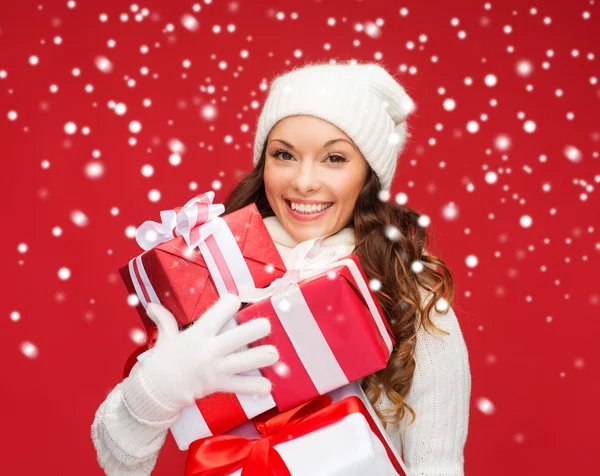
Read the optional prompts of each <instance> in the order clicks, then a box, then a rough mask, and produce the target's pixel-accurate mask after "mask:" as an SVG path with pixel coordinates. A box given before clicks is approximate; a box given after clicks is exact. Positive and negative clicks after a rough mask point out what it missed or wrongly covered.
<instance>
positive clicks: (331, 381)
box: [237, 255, 395, 411]
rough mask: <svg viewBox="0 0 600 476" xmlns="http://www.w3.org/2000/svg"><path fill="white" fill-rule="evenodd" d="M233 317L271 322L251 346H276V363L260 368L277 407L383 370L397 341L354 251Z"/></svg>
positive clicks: (291, 403)
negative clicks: (262, 319)
mask: <svg viewBox="0 0 600 476" xmlns="http://www.w3.org/2000/svg"><path fill="white" fill-rule="evenodd" d="M273 284H275V283H273ZM237 317H238V320H239V322H240V323H244V322H248V321H250V320H252V319H255V318H257V317H267V318H269V320H270V321H271V333H270V334H269V335H268V336H266V337H264V338H263V339H260V340H258V341H255V342H254V343H252V344H251V345H250V346H251V347H254V346H258V345H264V344H272V345H274V346H275V347H276V348H277V350H278V351H279V355H280V360H279V362H278V363H277V364H275V365H274V366H272V367H267V368H264V369H262V373H263V375H264V376H265V377H267V378H268V379H269V380H270V381H271V383H272V384H273V390H272V395H273V398H274V400H275V403H276V404H277V408H278V409H279V410H280V411H283V410H287V409H289V408H291V407H293V406H296V405H298V404H301V403H303V402H306V401H308V400H311V399H313V398H315V397H317V396H318V395H323V394H325V393H327V392H330V391H332V390H334V389H336V388H339V387H342V386H343V385H346V384H348V383H349V382H352V381H355V380H358V379H360V378H363V377H365V376H367V375H370V374H372V373H374V372H377V371H378V370H381V369H383V368H385V366H386V365H387V362H388V359H389V356H390V353H391V351H392V348H393V346H394V344H395V339H394V336H393V333H392V331H391V330H390V328H389V325H388V323H387V320H386V319H385V316H384V313H383V310H382V309H381V306H380V305H379V303H378V301H377V298H376V296H375V294H374V293H373V292H372V291H371V289H370V288H369V285H368V280H367V277H366V275H365V273H364V271H363V269H362V267H361V265H360V262H359V260H358V257H357V256H356V255H349V256H347V257H345V258H343V259H340V260H338V261H336V262H334V263H331V264H329V265H327V266H325V268H323V269H321V270H319V271H317V272H316V273H315V274H314V275H313V276H312V277H307V278H306V279H303V280H302V281H300V282H299V283H298V284H294V283H292V284H291V285H289V286H288V287H287V288H286V289H284V290H281V289H280V290H279V291H278V292H276V293H275V294H274V295H273V296H272V297H270V298H269V299H264V300H262V301H260V302H256V303H255V304H251V305H249V306H247V307H245V308H243V309H241V310H240V311H239V312H238V315H237Z"/></svg>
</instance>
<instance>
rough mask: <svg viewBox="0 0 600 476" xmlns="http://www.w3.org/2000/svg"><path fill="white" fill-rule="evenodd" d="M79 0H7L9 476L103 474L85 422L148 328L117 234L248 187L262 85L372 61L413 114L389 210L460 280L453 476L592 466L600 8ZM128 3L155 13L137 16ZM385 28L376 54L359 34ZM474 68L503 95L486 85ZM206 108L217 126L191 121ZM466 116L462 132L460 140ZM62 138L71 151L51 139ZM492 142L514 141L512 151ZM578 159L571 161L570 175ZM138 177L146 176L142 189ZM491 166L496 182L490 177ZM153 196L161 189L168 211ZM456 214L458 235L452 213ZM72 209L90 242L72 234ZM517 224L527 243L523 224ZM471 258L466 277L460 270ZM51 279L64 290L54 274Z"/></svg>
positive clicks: (2, 53)
mask: <svg viewBox="0 0 600 476" xmlns="http://www.w3.org/2000/svg"><path fill="white" fill-rule="evenodd" d="M74 3H76V5H75V6H74V8H70V7H69V5H68V3H67V1H42V0H41V1H39V2H31V1H21V2H14V1H4V2H1V3H0V137H1V141H2V144H1V145H2V149H1V151H2V172H1V173H0V176H1V178H2V182H1V183H2V187H1V190H0V194H1V195H0V199H1V200H2V202H1V203H2V205H1V206H2V219H3V220H2V221H3V228H4V231H3V232H2V238H1V240H2V242H1V245H2V246H1V249H2V250H3V259H2V267H3V270H2V280H3V283H2V290H3V291H2V296H3V298H2V300H0V323H1V326H2V327H1V329H0V330H1V332H2V336H3V341H4V343H3V345H2V346H1V350H0V358H1V359H2V362H3V365H2V377H1V380H0V381H1V382H2V393H1V395H2V396H1V398H2V401H1V405H2V410H3V411H2V414H3V418H2V423H3V432H2V437H1V438H2V448H3V451H2V453H3V457H2V462H1V463H0V464H1V465H2V469H1V472H2V473H3V474H21V475H28V474H31V475H33V474H39V473H49V474H62V475H68V474H98V475H100V474H102V471H101V469H100V468H99V467H98V465H97V462H96V455H95V451H94V448H93V445H92V442H91V439H90V425H91V423H92V421H93V418H94V412H95V410H96V409H97V407H98V406H99V405H100V403H101V402H102V400H103V399H104V398H105V396H106V395H107V394H108V392H109V391H110V390H111V389H112V387H113V386H114V385H115V384H116V383H117V382H118V381H119V380H120V375H121V371H122V367H123V363H124V361H125V358H126V356H127V355H128V354H129V353H130V352H131V351H132V350H133V349H134V348H135V347H136V344H135V342H134V341H135V340H136V339H139V337H140V331H141V325H140V322H139V320H138V316H137V314H136V312H135V310H134V309H132V308H131V307H129V306H128V304H127V302H126V297H127V293H126V291H125V287H124V285H123V284H122V282H121V281H120V278H119V277H118V274H117V269H118V267H119V266H121V265H123V264H124V263H126V262H127V260H129V259H130V258H131V257H132V256H134V255H136V254H138V253H139V252H140V249H139V248H138V247H137V245H136V243H135V241H134V240H133V239H131V238H128V237H127V236H126V233H125V230H126V228H127V227H129V226H134V227H135V226H138V225H139V224H141V223H142V222H143V221H144V220H147V219H153V220H157V219H158V215H159V211H160V210H161V209H167V208H172V207H174V206H177V205H182V204H183V203H185V202H186V201H187V200H188V199H189V198H191V197H192V196H193V195H194V194H195V193H197V192H203V191H206V190H209V189H211V188H213V181H215V180H219V181H220V183H221V188H220V189H219V190H217V197H216V198H217V201H219V200H222V199H223V198H224V197H225V194H226V193H227V192H228V191H229V190H230V189H231V187H232V186H233V184H234V183H235V181H236V180H237V179H239V177H240V176H241V175H243V174H244V173H247V172H248V171H250V170H251V167H252V162H251V160H252V143H253V141H252V139H253V132H254V128H255V125H256V121H257V118H258V113H259V111H260V107H262V104H263V101H264V99H265V94H266V93H265V91H264V90H263V89H261V87H260V86H261V84H262V83H263V81H265V82H267V83H268V82H269V81H270V80H271V79H272V78H273V77H274V75H276V74H279V73H282V72H283V71H285V70H287V69H288V68H290V67H291V66H294V65H301V64H303V63H304V62H307V61H313V60H321V61H322V60H329V59H331V58H337V59H338V60H339V61H347V60H350V59H357V60H361V61H374V60H376V59H378V58H380V61H381V62H382V63H383V64H384V65H385V66H386V67H388V68H389V70H390V71H393V72H394V73H396V75H397V77H398V78H399V79H400V81H401V82H402V83H403V84H404V85H405V87H406V88H407V90H408V92H409V94H410V95H411V96H412V97H413V98H414V100H415V102H416V103H417V105H418V108H417V111H416V113H415V115H414V117H412V118H411V121H410V124H411V132H412V137H411V139H410V143H409V144H408V146H407V148H406V151H405V153H404V154H403V155H402V157H401V159H400V164H399V167H398V170H397V173H396V178H395V182H394V185H393V188H392V199H394V197H395V196H396V194H397V193H400V192H404V193H406V194H407V195H408V206H410V207H412V208H414V209H416V210H418V211H420V212H421V213H424V214H427V215H428V216H429V217H430V218H431V225H430V226H429V230H430V233H431V235H432V237H433V238H434V243H435V246H434V247H433V249H432V252H433V253H434V254H438V255H440V256H441V257H442V258H443V259H444V260H446V262H447V263H448V265H449V266H450V268H451V271H452V272H453V275H454V278H455V280H456V289H457V297H456V302H455V304H454V309H455V311H456V314H457V315H458V318H459V320H460V323H461V326H462V330H463V333H464V336H465V339H466V342H467V346H468V349H469V355H470V363H471V371H472V381H473V387H472V401H471V419H470V429H469V437H468V440H467V446H466V451H465V459H466V464H465V470H466V473H467V474H469V475H483V474H485V475H488V476H496V475H506V474H512V475H517V474H518V475H521V474H522V475H526V474H544V475H546V476H549V475H559V474H560V475H563V474H591V473H592V472H594V473H595V472H596V471H597V469H596V470H595V471H594V469H593V468H594V464H593V463H594V460H595V459H596V452H597V445H598V437H597V431H598V430H597V427H598V424H599V423H600V418H599V416H600V410H599V407H598V404H597V403H598V400H599V396H600V395H599V394H600V392H599V390H600V384H599V380H598V378H597V377H598V375H599V373H598V364H599V362H600V358H599V354H598V337H597V336H598V331H599V330H600V324H599V307H600V290H599V289H598V280H597V278H596V277H595V276H596V273H595V272H594V271H593V269H595V267H596V266H597V265H598V262H599V256H600V240H599V239H598V231H599V229H600V226H599V225H600V224H599V223H598V222H599V219H598V218H599V215H600V213H599V212H598V210H599V207H598V197H597V193H598V192H597V191H596V188H597V187H598V186H600V185H599V182H600V175H599V174H600V171H599V167H598V164H599V160H598V149H599V147H600V144H599V141H600V120H599V117H598V116H599V115H598V111H599V110H600V108H599V101H600V86H599V85H598V83H597V79H596V80H594V79H593V78H597V77H598V76H600V74H599V71H598V55H600V51H598V50H599V48H598V46H599V44H600V36H599V35H598V31H600V22H599V20H600V12H599V11H598V6H597V5H596V4H594V2H593V1H589V2H588V1H583V0H573V1H569V2H562V1H553V2H550V1H545V2H535V5H530V4H529V3H526V4H524V3H523V2H520V1H515V0H510V1H502V2H492V3H491V8H486V4H485V3H484V2H481V1H477V2H474V1H442V0H437V1H430V0H427V1H414V0H411V1H401V2H396V1H368V2H367V1H357V0H347V1H330V0H321V1H298V2H291V1H276V0H270V1H268V2H267V1H249V0H245V1H243V0H241V1H237V2H227V1H221V0H214V1H213V2H212V3H210V2H209V4H207V3H205V2H198V4H199V5H200V6H201V8H200V11H195V10H194V3H193V2H191V1H189V2H188V1H180V0H171V1H168V2H166V1H163V2H160V1H143V2H140V3H139V4H137V9H138V11H137V12H135V11H132V10H135V9H136V7H134V6H132V4H131V3H129V2H117V1H112V2H106V1H104V2H93V1H88V2H83V1H77V2H74ZM402 7H405V8H407V9H408V15H406V16H403V15H401V14H400V9H401V8H402ZM142 8H147V9H148V15H142V16H140V17H138V18H139V19H141V21H137V20H136V13H137V14H140V15H141V13H140V12H141V9H142ZM531 8H535V11H532V10H531ZM278 12H281V13H283V18H282V19H278V17H277V13H278ZM293 12H296V14H297V17H296V18H294V17H293V16H292V14H293ZM584 12H588V13H589V18H588V19H586V18H585V16H587V15H586V14H585V13H584ZM102 13H106V14H107V15H108V20H107V21H106V22H102V21H100V14H102ZM122 13H127V14H128V21H126V22H124V21H122V20H120V15H121V14H122ZM185 14H190V15H193V16H194V17H195V18H197V20H198V21H199V28H198V29H197V30H195V31H190V30H188V29H186V28H185V27H184V25H183V24H182V21H181V18H182V16H183V15H185ZM329 18H334V19H335V20H336V22H335V25H332V26H330V25H328V19H329ZM453 18H456V19H458V21H459V22H458V25H453V24H452V19H453ZM545 18H550V19H551V21H550V22H549V24H546V23H545V20H544V19H545ZM378 19H382V20H383V24H382V25H380V35H379V36H377V35H372V34H371V35H369V34H367V33H366V31H365V30H363V31H357V29H356V26H355V25H357V24H360V25H366V24H367V22H376V21H377V20H378ZM380 23H381V22H380ZM169 24H172V25H173V26H174V29H173V31H169V28H168V27H167V25H169ZM214 25H220V26H221V31H220V32H219V33H215V32H214V31H213V26H214ZM228 25H234V26H235V29H234V31H228V29H227V27H228ZM507 25H510V27H512V29H511V31H508V30H505V27H506V26H507ZM367 31H369V33H370V32H371V29H370V28H369V29H367ZM460 31H464V32H466V37H465V38H463V39H461V38H460V37H459V35H460V33H459V32H460ZM420 35H426V38H424V37H421V36H420ZM57 36H59V37H61V38H62V42H61V43H60V44H55V42H54V38H55V37H57ZM373 36H374V37H373ZM111 39H112V40H114V41H115V42H116V44H115V46H114V47H112V48H111V47H110V46H109V45H108V42H109V40H111ZM355 40H358V43H356V44H355V43H354V42H355ZM422 40H425V41H422ZM411 41H412V42H413V43H414V47H413V48H410V45H409V44H408V42H411ZM327 43H329V44H330V49H329V50H326V49H325V46H324V45H325V44H327ZM142 45H147V46H148V49H149V51H148V53H147V54H143V53H142V52H141V51H140V47H141V46H142ZM242 50H247V51H248V53H249V56H248V57H247V58H243V57H242V56H241V55H240V52H241V51H242ZM296 50H300V51H301V54H298V56H296V55H295V51H296ZM548 50H552V52H553V54H552V53H550V54H549V53H548ZM574 50H577V52H578V54H576V53H575V52H574ZM377 54H381V57H379V56H376V55H377ZM32 55H35V56H37V57H38V60H39V61H38V63H37V64H36V65H32V64H31V63H30V60H29V58H30V57H31V56H32ZM98 56H105V57H106V58H108V59H109V60H110V61H111V62H112V65H113V68H112V71H111V72H103V71H101V70H100V69H98V68H97V67H96V65H95V60H96V58H97V57H98ZM433 57H435V58H437V61H435V60H432V58H433ZM185 60H189V61H190V62H191V65H190V66H189V68H186V67H184V61H185ZM221 61H225V62H226V63H227V67H226V68H225V69H221V68H220V67H219V63H220V62H221ZM521 61H529V62H530V64H531V66H532V71H531V73H530V74H528V75H523V74H520V73H518V70H517V65H518V64H519V62H521ZM545 62H547V65H546V66H547V67H545V66H544V63H545ZM144 66H145V67H147V68H148V70H149V72H148V74H146V75H144V74H142V72H141V68H142V67H144ZM411 67H414V68H415V69H413V70H411V69H409V68H411ZM74 68H79V70H80V74H79V75H78V76H75V75H74V74H73V69H74ZM488 74H494V75H495V76H496V77H497V84H496V85H495V86H488V85H486V84H485V82H484V79H485V77H486V75H488ZM467 78H471V80H472V83H471V82H470V81H469V80H467ZM129 79H133V80H135V84H131V85H129V84H128V80H129ZM88 84H89V85H92V86H93V91H91V92H87V91H86V89H85V87H86V85H88ZM51 85H57V86H58V91H56V92H51V89H50V88H51ZM209 85H213V86H214V88H215V89H214V92H211V91H210V90H208V89H207V86H209ZM528 86H529V87H528ZM440 88H444V90H443V91H441V90H440ZM557 90H561V91H562V95H560V96H559V95H557V93H556V91H557ZM146 98H149V99H151V105H150V106H149V107H145V106H144V105H143V101H144V99H146ZM448 98H452V99H454V100H455V101H456V108H455V109H454V110H452V111H448V110H446V109H445V108H444V106H443V104H444V101H445V100H446V99H448ZM492 99H495V100H497V105H495V106H493V105H491V104H490V101H491V100H492ZM110 101H115V102H116V103H124V104H125V105H126V106H127V111H126V113H125V114H124V115H118V114H116V113H115V110H114V108H111V107H109V102H110ZM253 101H256V103H255V105H254V106H253V105H252V103H253ZM210 104H214V106H215V108H216V110H217V115H216V117H215V118H213V119H205V118H203V116H202V115H201V110H202V108H204V107H205V106H207V105H210ZM10 111H14V112H16V114H17V117H16V119H14V116H13V114H12V113H11V112H10ZM568 113H573V114H574V117H572V118H571V119H569V118H568V116H567V115H568ZM482 115H485V116H484V117H483V118H482ZM9 116H10V117H9ZM11 118H13V119H11ZM472 120H474V121H477V122H478V123H479V126H480V127H479V130H478V131H477V132H476V133H472V132H469V131H468V130H467V123H468V122H469V121H472ZM527 120H531V121H533V122H534V123H535V125H536V129H535V131H534V132H532V133H531V132H526V130H525V121H527ZM71 121H72V122H74V123H75V124H76V126H77V131H76V132H75V133H74V134H68V133H67V132H66V131H65V124H67V123H68V122H71ZM131 121H140V123H141V125H142V129H141V131H140V132H139V133H132V132H130V130H129V124H130V122H131ZM243 125H246V126H247V129H245V128H243ZM438 125H439V126H438ZM86 126H87V127H89V133H87V134H86V133H85V132H84V129H83V128H84V127H86ZM436 126H438V127H436ZM440 126H441V127H440ZM228 135H230V136H231V138H232V140H231V142H228V141H226V139H225V138H226V136H228ZM499 136H506V137H508V138H510V144H511V145H510V147H509V148H508V149H507V150H501V149H500V148H499V147H498V146H497V139H498V137H499ZM132 137H135V139H136V140H137V143H136V144H135V145H131V144H130V143H129V139H130V138H132ZM172 139H177V140H179V141H180V142H181V143H182V144H184V145H185V152H184V153H182V154H181V157H182V161H181V164H180V165H178V166H173V165H171V164H170V163H169V156H170V155H171V153H172V152H171V150H170V149H169V143H170V141H171V140H172ZM569 146H572V147H575V148H577V150H578V151H579V152H580V160H577V161H573V160H569V159H568V158H567V156H566V154H565V148H566V147H569ZM95 150H97V151H99V152H100V156H99V157H94V155H93V152H94V151H95ZM96 155H97V154H96ZM43 161H48V162H47V163H44V162H43ZM92 162H96V163H97V164H95V166H96V167H97V166H98V165H99V164H101V165H102V166H103V171H104V173H103V174H102V175H101V176H99V177H90V176H88V174H86V167H88V166H89V164H90V163H92ZM43 164H46V166H44V165H43ZM47 164H49V167H47ZM146 164H150V165H152V166H153V167H154V174H153V175H152V176H151V177H145V176H143V175H142V173H141V168H142V166H144V165H146ZM490 171H493V172H496V174H497V181H496V182H495V183H487V182H486V179H485V177H486V174H487V173H488V172H490ZM192 183H196V184H197V189H195V190H193V189H191V188H190V184H192ZM544 184H548V185H547V188H548V189H547V190H544V188H543V187H544ZM151 190H158V191H160V193H161V198H160V200H159V201H158V202H153V201H151V200H150V199H149V192H150V191H151ZM582 194H584V195H585V196H582ZM449 203H453V204H454V205H455V207H456V211H457V212H458V214H457V216H456V217H455V218H454V219H449V218H445V216H444V215H443V214H442V210H443V208H444V207H445V206H447V205H448V204H449ZM113 207H117V208H118V210H119V212H118V214H117V215H113V214H111V209H112V208H113ZM77 210H79V211H81V212H83V213H84V214H85V215H86V216H87V218H88V220H87V224H86V225H85V226H80V225H77V224H76V223H74V222H73V221H72V219H71V214H72V213H73V212H74V211H77ZM524 215H526V216H529V217H531V218H532V220H533V221H532V225H531V226H530V227H523V226H521V224H520V219H521V217H522V216H524ZM55 227H60V229H61V231H62V233H61V234H60V236H55V235H54V234H53V229H54V228H55ZM23 244H24V245H26V247H27V249H26V250H25V249H24V248H25V247H24V246H23ZM19 246H21V247H20V248H19ZM470 255H474V256H476V257H477V259H478V264H477V265H476V266H475V267H469V266H467V263H466V258H467V257H468V256H470ZM63 267H65V268H68V269H69V270H70V272H71V275H70V278H69V279H66V280H63V279H60V278H59V275H58V271H59V269H60V268H63ZM27 343H30V344H29V346H28V344H27ZM31 345H33V346H35V347H31ZM32 348H33V349H36V350H35V351H34V352H31V351H30V350H28V349H32ZM481 399H487V400H481ZM490 409H491V411H490ZM183 462H184V453H182V452H179V451H178V450H177V449H176V446H175V444H174V441H173V439H172V437H171V436H169V437H168V439H167V443H166V445H165V447H164V448H163V450H162V451H161V455H160V457H159V460H158V464H157V469H156V471H155V474H157V475H160V474H162V475H166V474H181V472H182V468H183Z"/></svg>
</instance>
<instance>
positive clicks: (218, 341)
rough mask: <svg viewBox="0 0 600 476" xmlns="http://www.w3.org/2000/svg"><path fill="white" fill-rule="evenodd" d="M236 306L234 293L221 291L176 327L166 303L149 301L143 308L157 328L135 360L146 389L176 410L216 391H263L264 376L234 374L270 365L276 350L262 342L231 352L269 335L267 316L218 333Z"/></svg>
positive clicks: (265, 388)
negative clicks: (150, 343) (206, 306)
mask: <svg viewBox="0 0 600 476" xmlns="http://www.w3.org/2000/svg"><path fill="white" fill-rule="evenodd" d="M240 305H241V303H240V300H239V298H238V297H237V296H236V295H234V294H228V295H225V296H223V297H222V298H221V299H220V300H219V301H217V303H215V304H214V305H213V306H212V307H211V308H210V309H209V310H208V311H206V312H205V313H204V314H203V315H202V316H201V317H200V318H198V319H197V320H196V322H194V324H193V325H192V326H190V327H188V328H187V329H185V330H183V331H179V327H178V325H177V321H176V320H175V317H173V314H171V313H170V312H169V311H168V310H167V309H166V308H165V307H164V306H161V305H160V304H156V303H150V304H148V308H147V309H146V312H147V314H148V316H149V317H150V318H151V319H152V320H153V321H154V323H155V324H156V325H157V327H158V339H157V341H156V344H155V345H154V347H153V348H152V349H150V350H149V351H148V353H147V354H146V355H143V356H142V357H141V358H140V362H139V363H138V364H136V365H137V366H139V367H140V368H139V369H138V370H137V371H138V372H142V373H143V380H144V381H145V382H146V385H147V386H148V387H149V390H151V391H152V393H154V392H156V394H157V395H156V396H157V397H158V398H159V399H160V400H161V401H163V402H164V403H165V404H167V405H168V406H169V407H171V408H179V409H181V408H183V407H185V406H187V405H191V404H192V403H194V401H195V400H196V399H199V398H202V397H205V396H207V395H209V394H211V393H215V392H228V393H245V394H249V395H267V394H268V393H269V392H270V391H271V382H270V381H269V380H267V379H266V378H265V377H262V376H249V375H236V374H238V373H241V372H246V371H248V370H253V369H257V368H260V367H266V366H268V365H273V364H274V363H275V362H276V361H277V360H278V359H279V354H278V352H277V349H276V348H275V347H274V346H272V345H262V346H259V347H255V348H253V349H245V350H241V351H239V352H235V351H236V350H238V349H240V348H241V347H243V346H246V345H248V344H250V343H251V342H253V341H255V340H258V339H260V338H262V337H265V336H266V335H268V334H269V332H271V323H270V322H269V320H268V319H265V318H258V319H254V320H252V321H250V322H247V323H245V324H242V325H240V326H237V327H235V328H233V329H230V330H227V331H225V332H222V333H221V334H219V335H217V334H218V332H219V330H220V329H221V328H222V327H223V325H224V324H225V323H226V322H227V321H229V319H231V318H232V317H233V316H235V315H236V313H237V311H238V310H239V308H240Z"/></svg>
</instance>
